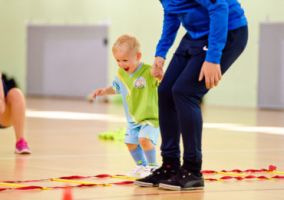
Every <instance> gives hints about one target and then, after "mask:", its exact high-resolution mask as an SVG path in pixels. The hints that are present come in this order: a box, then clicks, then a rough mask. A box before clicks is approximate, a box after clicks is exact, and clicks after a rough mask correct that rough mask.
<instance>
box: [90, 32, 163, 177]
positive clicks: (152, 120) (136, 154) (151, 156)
mask: <svg viewBox="0 0 284 200" xmlns="http://www.w3.org/2000/svg"><path fill="white" fill-rule="evenodd" d="M112 53H113V56H114V58H115V60H116V62H117V64H118V66H119V69H118V72H117V75H116V77H115V79H114V81H113V86H110V87H106V88H100V89H97V90H95V91H94V92H93V93H91V95H90V97H91V98H92V99H95V98H96V97H97V96H105V95H111V94H121V95H122V99H123V105H124V110H125V114H126V118H127V122H128V126H127V130H126V134H125V143H126V145H127V147H128V150H129V151H130V154H131V156H132V157H133V159H134V161H135V163H136V165H137V167H136V168H135V169H134V170H133V172H132V173H131V174H130V176H134V177H145V176H147V175H149V174H150V173H151V170H152V169H154V168H155V166H157V162H156V150H155V145H156V144H157V139H158V136H159V126H158V95H157V86H158V82H159V80H161V78H162V75H161V76H160V77H157V78H154V77H153V76H152V75H151V66H150V65H147V64H144V63H142V62H141V61H140V60H141V56H142V54H141V52H140V44H139V42H138V40H137V39H136V38H135V37H132V36H129V35H122V36H120V37H119V38H118V39H117V40H116V42H115V43H114V45H113V47H112Z"/></svg>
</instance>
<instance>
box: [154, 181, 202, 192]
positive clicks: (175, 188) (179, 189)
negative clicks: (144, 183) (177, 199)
mask: <svg viewBox="0 0 284 200" xmlns="http://www.w3.org/2000/svg"><path fill="white" fill-rule="evenodd" d="M203 188H204V187H191V188H182V187H180V186H175V185H167V184H163V183H160V184H159V189H165V190H175V191H181V190H202V189H203Z"/></svg>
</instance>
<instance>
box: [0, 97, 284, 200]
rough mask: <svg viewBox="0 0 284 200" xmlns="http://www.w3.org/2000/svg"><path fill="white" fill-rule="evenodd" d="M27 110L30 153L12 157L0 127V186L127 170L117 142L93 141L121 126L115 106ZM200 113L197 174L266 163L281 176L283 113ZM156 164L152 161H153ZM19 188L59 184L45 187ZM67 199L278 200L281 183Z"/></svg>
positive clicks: (53, 103) (27, 198) (36, 195)
mask: <svg viewBox="0 0 284 200" xmlns="http://www.w3.org/2000/svg"><path fill="white" fill-rule="evenodd" d="M27 105H28V108H27V124H26V133H27V137H28V139H29V144H30V146H31V149H32V151H33V153H32V155H15V154H14V153H13V152H14V143H15V141H14V135H13V130H12V129H11V128H9V129H3V130H2V129H1V130H0V182H3V181H7V180H14V181H15V180H32V179H45V178H56V177H62V176H71V175H81V176H89V175H90V176H93V175H97V174H102V173H104V174H112V175H115V174H126V173H127V172H128V171H129V170H131V169H132V168H134V163H133V161H132V159H131V157H130V155H129V153H128V151H127V149H126V147H125V145H124V144H123V142H119V141H116V142H114V141H103V140H100V139H98V133H100V132H102V131H109V130H116V129H118V128H123V127H124V125H125V120H124V115H123V114H124V113H123V109H122V107H121V106H118V105H111V104H105V103H95V104H88V103H86V102H85V101H80V100H67V99H63V100H62V99H39V98H28V99H27ZM203 112H204V122H205V123H204V135H203V152H204V165H203V169H204V170H218V171H220V170H223V169H226V170H230V169H241V170H245V169H261V168H267V167H268V166H269V165H270V164H273V165H275V166H277V167H278V168H277V170H278V171H282V172H283V171H284V111H268V110H256V109H246V108H228V107H204V108H203ZM158 152H159V150H158ZM158 158H159V161H160V156H159V155H158ZM263 175H265V176H270V175H271V174H267V173H265V174H263ZM282 175H284V174H282ZM92 181H93V182H95V181H96V180H92ZM98 181H100V182H104V181H105V182H106V181H107V180H98ZM114 181H116V182H117V181H121V180H118V179H117V180H114ZM25 185H44V186H53V185H64V183H60V184H59V183H54V182H51V181H47V182H40V183H36V182H35V183H25ZM3 187H4V186H3V185H2V186H1V185H0V188H3ZM72 193H73V197H74V200H96V199H121V200H122V199H123V200H134V199H135V200H146V199H155V200H156V199H158V200H170V199H183V200H185V199H187V200H219V199H224V200H227V199H230V200H240V199H249V200H267V199H273V200H277V199H284V180H283V179H282V180H275V179H273V180H262V181H261V180H242V181H235V180H231V181H217V182H208V181H206V186H205V188H204V190H203V191H189V192H179V191H166V190H158V189H157V188H139V187H136V186H134V185H113V186H106V187H103V186H97V187H90V188H75V189H73V190H72ZM62 194H63V193H62V190H60V189H55V190H43V191H42V190H33V191H17V190H10V191H2V192H0V199H1V200H61V199H63V198H62Z"/></svg>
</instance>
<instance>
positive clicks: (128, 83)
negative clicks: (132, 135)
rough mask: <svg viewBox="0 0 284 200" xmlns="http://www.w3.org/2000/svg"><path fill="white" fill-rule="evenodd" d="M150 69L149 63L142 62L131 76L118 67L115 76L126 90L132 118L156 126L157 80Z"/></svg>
mask: <svg viewBox="0 0 284 200" xmlns="http://www.w3.org/2000/svg"><path fill="white" fill-rule="evenodd" d="M150 70H151V66H150V65H146V64H143V65H142V66H141V67H140V68H139V69H138V71H135V72H134V74H133V75H132V76H131V75H129V74H128V73H127V72H125V71H124V70H123V69H121V68H119V70H118V74H117V76H118V78H119V80H120V81H121V82H122V83H123V85H124V86H125V87H126V89H127V91H128V95H127V96H126V103H127V105H128V109H129V114H130V115H131V117H132V118H133V120H134V121H135V122H136V123H138V124H149V125H152V126H154V127H158V126H159V125H158V124H159V122H158V94H157V86H158V81H157V80H156V79H155V78H154V77H153V76H152V75H151V72H150Z"/></svg>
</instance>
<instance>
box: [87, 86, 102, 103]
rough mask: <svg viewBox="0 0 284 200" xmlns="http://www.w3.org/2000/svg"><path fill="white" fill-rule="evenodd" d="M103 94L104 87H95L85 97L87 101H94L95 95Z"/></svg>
mask: <svg viewBox="0 0 284 200" xmlns="http://www.w3.org/2000/svg"><path fill="white" fill-rule="evenodd" d="M104 94H105V88H100V89H96V90H95V91H93V92H91V93H90V94H89V95H88V97H87V99H88V101H89V102H91V103H92V102H94V100H95V99H96V98H97V96H103V95H104Z"/></svg>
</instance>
